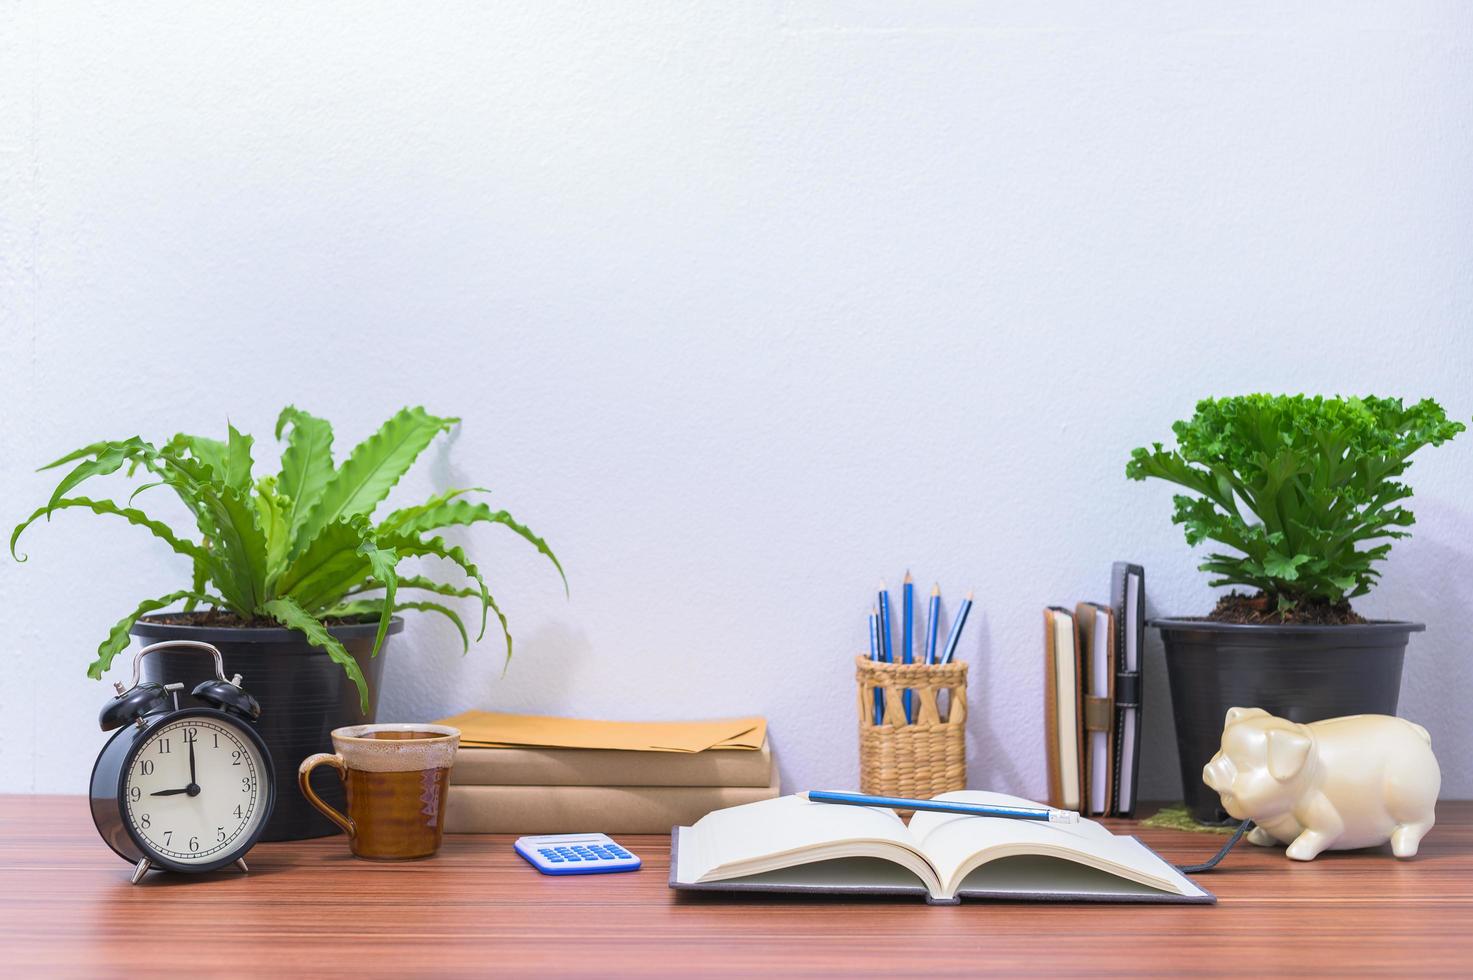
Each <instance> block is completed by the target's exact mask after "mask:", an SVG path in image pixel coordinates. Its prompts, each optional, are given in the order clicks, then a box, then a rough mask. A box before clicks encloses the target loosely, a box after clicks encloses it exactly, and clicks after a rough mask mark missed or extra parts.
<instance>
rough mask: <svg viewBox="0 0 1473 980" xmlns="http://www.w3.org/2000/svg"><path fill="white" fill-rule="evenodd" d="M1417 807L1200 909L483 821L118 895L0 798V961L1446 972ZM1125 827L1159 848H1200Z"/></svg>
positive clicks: (1430, 845) (75, 841)
mask: <svg viewBox="0 0 1473 980" xmlns="http://www.w3.org/2000/svg"><path fill="white" fill-rule="evenodd" d="M1438 819H1439V823H1438V826H1437V827H1436V828H1435V829H1434V830H1433V831H1432V833H1431V834H1430V835H1429V836H1428V837H1427V839H1426V841H1424V842H1423V845H1422V853H1421V855H1420V856H1419V857H1418V858H1416V859H1414V860H1412V861H1409V862H1399V861H1397V860H1395V859H1394V858H1392V857H1391V856H1390V855H1389V853H1378V852H1370V853H1354V854H1329V855H1326V856H1324V857H1321V858H1320V859H1319V860H1316V861H1314V862H1313V863H1311V864H1298V863H1294V862H1291V861H1289V860H1288V859H1286V858H1285V857H1283V855H1282V853H1280V852H1277V851H1269V850H1263V849H1260V848H1255V847H1251V846H1249V845H1246V844H1243V845H1240V851H1236V852H1234V853H1233V854H1232V855H1231V856H1230V857H1229V858H1228V859H1227V861H1226V862H1225V864H1224V867H1223V869H1222V870H1220V871H1215V872H1213V873H1211V874H1209V875H1205V876H1203V878H1202V881H1203V884H1204V885H1205V886H1206V887H1207V888H1208V889H1209V890H1211V891H1213V892H1214V893H1216V894H1217V896H1218V899H1219V903H1218V904H1217V905H1216V906H1153V907H1143V906H1127V905H1119V906H1098V905H1095V906H1084V905H1033V904H1024V903H1017V904H1005V903H983V902H975V903H971V904H963V905H960V906H934V907H932V906H927V905H926V904H924V903H923V902H921V901H914V902H910V901H900V902H894V901H883V900H874V899H871V900H858V901H856V900H834V899H820V900H813V899H811V898H796V897H794V898H789V897H772V896H764V897H762V898H761V899H760V900H752V899H733V898H731V897H716V896H708V895H688V894H677V893H675V892H672V891H671V890H670V889H669V888H667V887H666V879H667V876H668V873H669V841H668V839H667V838H664V837H625V838H622V840H623V842H624V843H627V844H628V845H629V846H630V847H631V848H632V849H633V850H634V851H635V852H636V853H638V854H639V855H640V856H641V857H643V858H644V862H645V866H644V868H643V869H642V870H640V871H638V872H635V873H633V874H622V875H597V876H590V877H585V878H548V877H544V876H542V875H539V874H537V873H536V872H534V871H533V870H532V869H531V868H530V867H529V866H528V865H527V864H525V863H524V862H523V861H522V859H521V858H519V857H517V856H516V854H515V853H514V852H513V851H512V847H511V838H509V837H504V836H498V837H465V836H462V837H447V838H446V843H445V847H444V849H443V850H442V851H441V853H440V855H439V856H438V857H436V858H434V859H433V860H430V861H422V862H417V863H410V864H399V865H385V864H371V863H367V862H362V861H357V860H355V859H353V858H351V857H349V856H348V850H347V847H346V844H345V842H344V841H343V840H342V838H340V837H338V838H325V839H322V840H317V841H304V842H300V843H294V844H263V845H260V846H258V847H257V848H256V849H255V850H254V851H252V853H251V855H250V858H249V860H250V863H251V872H252V873H251V874H250V875H242V874H240V873H238V872H233V871H230V872H226V871H222V872H217V873H215V874H211V875H208V876H205V877H202V878H192V877H184V876H173V875H163V874H153V875H150V876H149V877H148V879H147V880H146V882H145V883H144V884H143V885H140V886H137V887H134V886H132V885H130V884H129V883H128V877H129V872H130V871H131V870H132V869H131V868H130V866H129V865H127V864H125V863H124V862H123V861H122V860H121V859H120V858H118V857H117V856H116V855H114V854H113V853H112V852H111V851H109V850H108V849H107V847H106V846H105V845H104V844H103V843H102V841H101V840H100V839H99V838H98V837H97V835H96V833H95V832H94V831H93V828H92V821H91V818H90V816H89V815H88V812H87V804H86V801H85V800H84V799H83V798H82V797H58V796H51V797H25V796H4V797H0V882H3V884H4V887H3V889H0V974H4V975H9V976H37V975H41V976H79V977H82V976H85V977H102V976H115V975H142V974H145V973H150V974H158V975H171V974H194V975H211V974H215V973H219V974H234V975H245V976H249V975H262V974H273V975H275V976H277V977H290V976H300V975H312V976H318V977H354V978H361V977H369V976H403V977H408V976H426V975H436V976H447V975H471V974H475V975H487V974H497V975H502V976H516V975H523V974H529V973H532V972H534V971H535V972H537V973H539V974H551V975H558V974H584V975H590V976H611V975H629V974H653V975H690V974H709V975H717V974H726V975H735V976H747V977H751V976H764V975H791V974H798V975H802V974H830V975H842V976H858V975H866V974H878V975H884V976H887V977H896V976H901V975H907V976H911V977H921V978H928V980H929V978H930V977H934V976H938V975H961V974H966V975H974V976H975V975H977V974H979V973H988V972H995V973H1000V974H1021V973H1025V972H1026V973H1031V974H1033V975H1037V976H1052V975H1062V974H1066V973H1068V974H1111V973H1115V974H1122V975H1140V974H1170V975H1177V976H1180V975H1188V974H1199V975H1210V974H1214V973H1221V972H1231V973H1235V974H1237V975H1239V976H1245V977H1247V976H1274V975H1288V974H1293V975H1313V974H1317V973H1352V974H1353V973H1384V974H1392V975H1396V976H1409V975H1412V974H1416V973H1419V972H1420V973H1429V974H1435V973H1442V974H1461V975H1464V976H1466V975H1468V972H1467V971H1469V970H1470V969H1473V966H1470V964H1473V803H1444V804H1442V805H1441V806H1439V807H1438ZM1111 823H1112V825H1113V826H1114V827H1115V828H1116V829H1117V830H1120V829H1128V830H1134V829H1135V828H1134V826H1133V825H1132V824H1130V823H1129V822H1125V821H1112V822H1111ZM1140 836H1141V837H1142V838H1143V839H1144V840H1146V841H1147V842H1148V843H1149V844H1150V845H1151V846H1152V847H1154V848H1156V849H1157V850H1158V851H1159V852H1160V853H1161V854H1162V855H1163V856H1164V857H1165V858H1166V859H1167V860H1169V861H1173V862H1176V863H1185V862H1188V861H1196V860H1199V859H1203V858H1205V857H1206V856H1208V855H1209V854H1210V853H1211V852H1212V851H1214V850H1216V848H1217V847H1218V846H1219V841H1220V838H1218V837H1215V836H1208V835H1199V834H1189V833H1185V832H1181V831H1158V830H1143V831H1140Z"/></svg>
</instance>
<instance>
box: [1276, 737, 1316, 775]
mask: <svg viewBox="0 0 1473 980" xmlns="http://www.w3.org/2000/svg"><path fill="white" fill-rule="evenodd" d="M1310 745H1311V742H1310V740H1309V736H1308V735H1306V734H1304V733H1303V732H1302V731H1300V730H1299V729H1298V728H1297V727H1296V728H1275V729H1273V730H1272V731H1270V732H1269V733H1268V774H1269V775H1270V776H1272V777H1274V778H1275V779H1277V780H1278V781H1279V782H1281V783H1283V782H1287V781H1288V780H1290V779H1293V778H1294V777H1295V776H1296V775H1298V773H1299V770H1301V769H1303V768H1304V760H1305V759H1307V758H1309V746H1310Z"/></svg>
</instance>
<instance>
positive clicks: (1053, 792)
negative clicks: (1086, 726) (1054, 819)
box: [1043, 609, 1064, 807]
mask: <svg viewBox="0 0 1473 980" xmlns="http://www.w3.org/2000/svg"><path fill="white" fill-rule="evenodd" d="M1055 649H1056V646H1055V643H1054V611H1053V610H1052V609H1044V611H1043V739H1044V745H1045V747H1046V748H1047V751H1048V804H1049V806H1052V807H1058V806H1060V805H1061V801H1062V800H1063V798H1064V783H1063V776H1062V773H1060V771H1059V698H1058V693H1057V692H1058V690H1059V684H1058V677H1057V674H1058V664H1057V661H1056V660H1055V654H1054V651H1055Z"/></svg>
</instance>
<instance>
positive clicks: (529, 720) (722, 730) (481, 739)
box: [438, 711, 767, 752]
mask: <svg viewBox="0 0 1473 980" xmlns="http://www.w3.org/2000/svg"><path fill="white" fill-rule="evenodd" d="M438 724H441V725H453V726H454V727H456V728H459V729H460V744H461V745H465V746H474V747H477V748H514V747H522V746H538V747H541V748H559V749H624V750H627V751H631V752H704V751H705V750H706V749H748V750H757V749H760V748H762V743H763V741H764V740H765V739H766V738H767V720H766V719H765V718H726V719H721V720H718V721H594V720H592V719H588V718H552V717H548V716H545V715H506V714H499V713H497V712H493V711H466V712H464V713H462V714H458V715H456V716H454V717H453V718H443V719H441V720H440V721H439V722H438Z"/></svg>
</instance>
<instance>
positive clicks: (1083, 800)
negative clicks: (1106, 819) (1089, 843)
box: [1043, 562, 1146, 817]
mask: <svg viewBox="0 0 1473 980" xmlns="http://www.w3.org/2000/svg"><path fill="white" fill-rule="evenodd" d="M1145 578H1146V576H1145V572H1144V571H1143V570H1142V569H1141V567H1140V566H1139V565H1131V564H1128V563H1126V562H1116V563H1115V564H1114V566H1113V567H1112V568H1111V571H1110V602H1109V603H1108V604H1105V603H1098V602H1081V603H1079V605H1077V606H1075V607H1074V609H1073V611H1070V610H1068V609H1065V608H1062V607H1060V606H1050V607H1048V608H1047V609H1045V610H1044V613H1043V625H1044V663H1045V668H1046V674H1045V677H1044V724H1045V735H1046V737H1047V741H1048V781H1049V803H1050V804H1052V805H1053V806H1056V807H1059V808H1061V809H1065V810H1077V811H1079V812H1080V813H1085V814H1088V815H1090V816H1102V815H1108V816H1118V817H1128V816H1131V815H1133V814H1134V812H1135V800H1136V785H1137V781H1138V778H1139V771H1140V767H1139V762H1140V737H1139V734H1140V721H1141V717H1140V715H1141V650H1142V648H1143V646H1144V643H1145V635H1146V622H1145V605H1146V581H1145Z"/></svg>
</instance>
